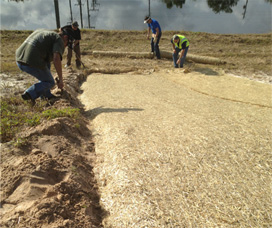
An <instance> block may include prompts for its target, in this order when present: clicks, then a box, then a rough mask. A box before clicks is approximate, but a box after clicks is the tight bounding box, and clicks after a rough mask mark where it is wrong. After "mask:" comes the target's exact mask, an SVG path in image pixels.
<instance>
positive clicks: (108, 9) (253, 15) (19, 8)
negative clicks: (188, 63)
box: [0, 0, 271, 34]
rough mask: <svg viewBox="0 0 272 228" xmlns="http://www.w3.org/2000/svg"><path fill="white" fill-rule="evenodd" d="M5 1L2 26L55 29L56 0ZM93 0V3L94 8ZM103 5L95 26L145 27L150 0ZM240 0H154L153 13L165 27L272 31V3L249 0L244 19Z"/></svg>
mask: <svg viewBox="0 0 272 228" xmlns="http://www.w3.org/2000/svg"><path fill="white" fill-rule="evenodd" d="M0 1H1V29H9V30H14V29H16V30H17V29H18V30H34V29H37V28H46V29H55V28H56V19H55V18H56V17H55V8H54V1H53V0H25V3H22V2H19V3H16V2H9V1H8V0H0ZM86 1H87V0H82V3H83V4H84V5H83V7H82V12H83V26H84V27H87V26H88V20H87V4H86ZM71 2H72V12H73V17H74V20H77V21H78V22H79V24H80V25H81V20H80V10H79V6H78V5H76V3H77V0H72V1H71ZM91 2H92V1H91V0H89V6H90V8H91ZM97 2H98V3H100V5H98V6H96V7H95V9H96V10H98V11H90V14H91V26H95V28H96V29H107V30H144V29H146V24H144V23H143V20H144V17H145V16H146V15H147V14H148V1H147V0H97ZM245 3H246V0H240V1H239V3H238V5H237V6H236V7H233V8H232V10H233V13H232V14H227V13H223V12H221V13H219V14H215V13H214V12H213V11H212V10H211V9H210V8H209V7H208V5H207V1H206V0H194V1H193V0H186V3H185V4H184V5H183V8H182V9H180V8H177V7H176V6H174V7H172V8H171V9H167V7H166V5H165V3H163V2H162V1H161V0H151V16H152V17H153V18H155V19H157V20H158V21H159V23H160V25H161V27H162V29H163V30H175V31H176V30H186V31H196V32H211V33H223V34H226V33H227V34H234V33H266V32H270V31H271V4H270V3H266V2H265V1H264V0H254V1H251V0H250V1H249V2H248V7H247V13H246V17H245V19H243V15H242V14H243V12H244V9H243V5H245ZM59 10H60V20H61V26H64V25H66V24H67V23H69V22H70V21H71V16H70V8H69V1H68V0H59Z"/></svg>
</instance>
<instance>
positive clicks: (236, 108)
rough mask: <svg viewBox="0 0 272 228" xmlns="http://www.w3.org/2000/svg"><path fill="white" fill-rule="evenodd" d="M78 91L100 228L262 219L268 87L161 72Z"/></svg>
mask: <svg viewBox="0 0 272 228" xmlns="http://www.w3.org/2000/svg"><path fill="white" fill-rule="evenodd" d="M191 81H192V82H191ZM197 82H198V83H197ZM234 85H235V86H234ZM237 88H239V90H238V89H237ZM82 89H83V91H84V92H83V94H82V95H81V96H80V98H81V100H82V102H83V104H85V106H86V113H87V115H88V116H89V118H90V120H91V121H92V125H93V128H92V131H93V133H94V136H95V137H94V140H95V145H96V154H97V156H98V159H99V160H98V162H97V164H96V166H95V170H96V177H97V180H98V182H99V186H100V188H99V189H100V192H101V203H102V205H103V207H105V209H106V210H107V211H108V212H109V213H110V215H109V216H108V217H107V218H106V219H105V220H104V225H105V227H126V228H127V227H219V226H220V227H241V226H252V227H266V225H267V224H271V222H272V221H271V218H270V216H269V214H270V212H271V211H270V210H269V209H268V208H271V206H272V204H271V203H272V202H271V197H270V194H271V189H270V187H269V182H270V181H269V180H271V179H270V178H269V176H270V174H269V172H270V171H271V170H270V168H269V160H270V158H271V149H272V148H271V141H272V138H271V133H272V129H271V124H270V123H271V121H272V115H271V114H272V102H271V97H270V95H271V86H270V85H266V84H262V83H256V82H252V81H249V80H247V79H241V78H235V77H233V76H228V75H225V74H221V75H219V76H207V75H204V74H200V73H196V72H191V73H190V74H184V73H181V71H180V70H167V71H164V70H162V71H160V72H157V73H156V72H154V73H143V74H136V73H128V74H118V75H117V74H113V75H109V74H92V75H90V76H88V78H87V81H86V82H85V83H84V84H83V86H82ZM264 224H266V225H264Z"/></svg>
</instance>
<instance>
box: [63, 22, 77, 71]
mask: <svg viewBox="0 0 272 228" xmlns="http://www.w3.org/2000/svg"><path fill="white" fill-rule="evenodd" d="M61 31H66V32H67V33H69V35H71V36H72V37H73V38H74V41H73V45H71V46H68V54H67V63H66V65H65V67H69V66H70V65H71V59H72V53H73V50H74V52H75V54H76V66H77V68H79V67H80V66H81V60H80V46H79V41H80V40H81V33H80V29H79V28H78V23H77V22H76V21H75V22H73V23H72V24H71V25H66V26H64V27H62V28H61Z"/></svg>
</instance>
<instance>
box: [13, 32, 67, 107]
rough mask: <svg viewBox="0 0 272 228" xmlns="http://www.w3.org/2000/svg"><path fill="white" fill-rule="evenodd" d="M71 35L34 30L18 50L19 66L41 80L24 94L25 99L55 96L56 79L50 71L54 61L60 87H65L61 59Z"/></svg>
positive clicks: (17, 59)
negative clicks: (53, 92)
mask: <svg viewBox="0 0 272 228" xmlns="http://www.w3.org/2000/svg"><path fill="white" fill-rule="evenodd" d="M68 40H69V37H68V35H67V34H65V33H56V32H53V31H47V30H43V29H39V30H36V31H34V32H33V33H32V34H30V36H29V37H28V38H27V39H26V40H25V41H24V42H23V44H22V45H21V46H20V47H19V48H18V49H17V50H16V62H17V65H18V67H19V68H20V69H21V70H22V71H24V72H26V73H28V74H30V75H32V76H34V77H35V78H37V79H38V80H39V82H38V83H36V84H34V85H32V86H31V87H29V88H28V89H27V90H26V91H25V92H24V93H23V94H22V98H23V99H24V100H32V102H33V103H35V100H36V99H37V98H38V97H42V98H47V99H50V98H52V97H55V96H54V95H53V94H52V93H51V92H50V89H51V88H52V87H53V86H54V85H55V80H54V78H53V76H52V74H51V71H50V63H51V62H52V61H53V63H54V66H55V69H56V72H57V74H58V78H59V81H58V83H57V85H58V87H59V88H60V89H62V88H63V86H64V85H63V78H62V66H61V60H62V55H63V52H64V49H65V47H66V46H67V44H68Z"/></svg>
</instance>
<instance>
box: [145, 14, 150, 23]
mask: <svg viewBox="0 0 272 228" xmlns="http://www.w3.org/2000/svg"><path fill="white" fill-rule="evenodd" d="M150 19H151V17H149V16H146V17H145V19H144V23H145V24H146V23H147V22H148V21H149V20H150Z"/></svg>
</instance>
